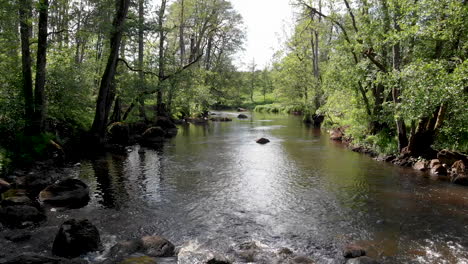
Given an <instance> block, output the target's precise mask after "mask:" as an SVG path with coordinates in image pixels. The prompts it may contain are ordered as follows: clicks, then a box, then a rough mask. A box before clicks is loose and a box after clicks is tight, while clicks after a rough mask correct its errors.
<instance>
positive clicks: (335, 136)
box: [330, 128, 344, 141]
mask: <svg viewBox="0 0 468 264" xmlns="http://www.w3.org/2000/svg"><path fill="white" fill-rule="evenodd" d="M343 136H344V134H343V132H342V131H341V129H340V128H336V129H332V130H330V139H332V140H337V141H340V140H342V139H343Z"/></svg>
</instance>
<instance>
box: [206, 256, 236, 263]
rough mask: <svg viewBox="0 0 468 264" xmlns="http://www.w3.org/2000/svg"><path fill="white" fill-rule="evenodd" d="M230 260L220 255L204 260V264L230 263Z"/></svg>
mask: <svg viewBox="0 0 468 264" xmlns="http://www.w3.org/2000/svg"><path fill="white" fill-rule="evenodd" d="M231 263H232V262H231V261H229V260H228V259H226V258H224V257H220V256H216V257H213V258H211V259H210V260H208V261H207V262H206V264H231Z"/></svg>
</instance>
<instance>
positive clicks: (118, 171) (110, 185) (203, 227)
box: [24, 113, 468, 264]
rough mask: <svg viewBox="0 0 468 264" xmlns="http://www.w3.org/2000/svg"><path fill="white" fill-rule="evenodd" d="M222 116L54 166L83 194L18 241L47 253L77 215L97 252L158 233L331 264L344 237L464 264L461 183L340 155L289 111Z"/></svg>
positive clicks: (467, 226)
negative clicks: (92, 234)
mask: <svg viewBox="0 0 468 264" xmlns="http://www.w3.org/2000/svg"><path fill="white" fill-rule="evenodd" d="M222 114H224V115H230V116H232V117H233V119H234V121H233V122H222V123H216V122H213V123H210V124H207V125H183V126H180V127H179V134H178V135H177V136H176V137H175V138H173V139H171V140H168V141H167V142H165V144H164V145H162V146H160V147H157V148H156V149H149V148H143V147H140V146H138V145H136V146H133V147H131V148H129V149H128V152H127V153H123V154H110V153H109V154H106V155H102V156H99V157H96V158H93V159H89V160H83V161H81V162H80V163H79V164H75V165H73V166H70V167H68V168H66V169H65V170H61V171H60V172H55V173H63V174H66V176H71V177H78V178H80V179H82V180H83V181H85V182H86V183H87V184H88V185H89V186H90V188H91V191H92V194H93V195H92V200H91V202H90V203H89V204H88V206H86V207H84V208H81V209H77V210H65V211H61V210H55V209H51V210H49V211H48V219H49V220H47V222H46V223H45V224H44V225H42V226H41V227H40V228H38V229H37V230H35V231H34V232H35V234H34V235H33V237H32V240H31V241H30V242H28V245H24V247H28V246H31V245H32V246H34V247H38V248H39V249H42V250H50V246H51V243H52V240H53V236H54V235H55V232H56V230H57V229H58V228H57V227H58V226H59V225H60V223H61V222H63V221H64V220H65V219H68V218H72V217H78V218H88V219H90V220H91V221H92V222H93V223H94V224H95V225H97V227H98V228H99V230H100V232H101V236H102V240H103V241H104V242H105V244H106V245H107V247H109V246H111V245H112V244H113V243H115V242H116V241H121V240H126V239H130V238H135V237H141V236H142V235H152V234H158V235H163V236H164V237H166V238H167V239H169V240H170V241H171V242H173V243H174V244H175V245H176V246H178V247H179V248H184V247H186V249H187V248H197V247H199V248H202V249H206V250H210V251H215V252H219V253H221V254H229V252H231V251H232V250H231V249H232V248H233V247H234V246H233V245H238V244H240V243H244V242H248V241H256V242H257V243H259V244H261V245H264V246H265V248H268V249H270V250H272V251H275V250H277V249H279V248H281V247H288V248H290V249H292V250H293V251H294V252H299V253H300V254H304V255H308V256H311V257H312V258H313V259H315V260H316V261H317V263H335V262H337V260H338V259H340V255H341V248H342V246H343V245H346V244H348V243H355V244H359V245H362V246H364V247H365V248H366V249H367V251H368V255H370V256H371V257H374V258H377V259H379V260H381V261H383V262H384V263H460V264H461V263H468V250H467V249H468V239H467V238H468V192H467V190H468V189H466V187H463V186H457V185H453V184H449V183H446V182H441V181H437V180H434V179H431V178H430V177H427V175H425V174H423V173H419V172H416V171H413V170H411V169H405V168H400V167H397V166H394V165H391V164H386V163H382V162H378V161H375V160H373V159H371V158H369V157H367V156H364V155H361V154H358V153H354V152H351V151H350V150H348V149H346V148H345V147H343V146H342V145H341V144H339V143H337V142H333V141H331V140H329V139H328V137H327V135H326V133H325V134H323V133H322V132H321V131H320V130H314V129H313V128H310V127H308V126H306V125H305V124H303V123H302V122H301V119H300V117H294V116H287V115H271V114H260V113H253V114H250V113H248V116H249V119H246V120H238V119H237V118H235V116H236V113H222ZM259 137H266V138H269V139H270V140H271V142H270V143H268V144H266V145H259V144H257V143H256V142H255V141H254V140H255V139H256V138H259ZM51 173H52V172H51ZM194 250H196V249H194ZM198 250H200V249H198ZM230 250H231V251H230ZM95 257H96V256H89V258H90V259H91V260H92V261H96V260H95ZM172 261H173V262H174V261H175V260H174V259H173V260H172ZM190 262H192V263H196V259H195V258H194V259H192V260H191V261H190V260H189V263H190ZM267 262H268V261H267ZM271 263H273V260H271Z"/></svg>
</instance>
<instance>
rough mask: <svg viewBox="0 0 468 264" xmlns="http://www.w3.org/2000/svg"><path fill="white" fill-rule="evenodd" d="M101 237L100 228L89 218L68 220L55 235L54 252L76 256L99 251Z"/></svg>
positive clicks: (65, 255) (70, 256)
mask: <svg viewBox="0 0 468 264" xmlns="http://www.w3.org/2000/svg"><path fill="white" fill-rule="evenodd" d="M100 248H101V238H100V236H99V231H98V229H97V228H96V227H95V226H94V225H93V224H92V223H91V222H90V221H88V220H86V219H85V220H76V219H71V220H67V221H66V222H64V223H63V224H62V226H61V227H60V230H59V231H58V233H57V235H56V236H55V240H54V244H53V247H52V254H54V255H56V256H60V257H65V258H75V257H78V256H80V255H82V254H85V253H88V252H92V251H98V250H100Z"/></svg>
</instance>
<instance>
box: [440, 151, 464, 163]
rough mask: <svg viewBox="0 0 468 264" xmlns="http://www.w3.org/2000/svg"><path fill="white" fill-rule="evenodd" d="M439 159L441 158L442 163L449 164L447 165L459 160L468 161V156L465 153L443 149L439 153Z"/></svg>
mask: <svg viewBox="0 0 468 264" xmlns="http://www.w3.org/2000/svg"><path fill="white" fill-rule="evenodd" d="M437 159H438V160H440V163H442V164H447V166H449V167H450V166H452V165H453V163H455V162H456V161H458V160H463V161H466V162H468V156H466V155H463V154H461V153H458V152H454V151H449V150H446V149H444V150H441V151H439V152H438V153H437Z"/></svg>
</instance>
